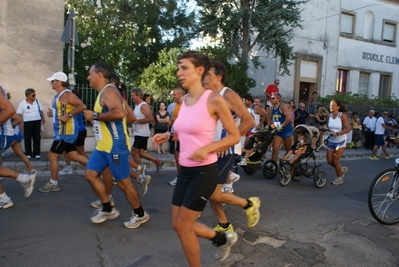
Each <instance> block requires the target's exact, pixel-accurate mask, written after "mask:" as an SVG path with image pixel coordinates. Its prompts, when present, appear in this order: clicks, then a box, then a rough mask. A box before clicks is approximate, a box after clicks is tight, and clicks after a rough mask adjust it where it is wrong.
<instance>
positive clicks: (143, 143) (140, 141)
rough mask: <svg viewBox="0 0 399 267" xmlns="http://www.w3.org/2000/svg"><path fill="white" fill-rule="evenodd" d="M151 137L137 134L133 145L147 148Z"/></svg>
mask: <svg viewBox="0 0 399 267" xmlns="http://www.w3.org/2000/svg"><path fill="white" fill-rule="evenodd" d="M148 138H149V137H144V136H135V137H134V143H133V147H134V148H137V149H144V150H147V142H148Z"/></svg>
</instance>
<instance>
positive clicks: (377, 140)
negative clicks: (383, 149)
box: [374, 134, 385, 146]
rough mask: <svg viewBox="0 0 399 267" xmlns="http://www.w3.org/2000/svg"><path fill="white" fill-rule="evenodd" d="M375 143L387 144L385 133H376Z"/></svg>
mask: <svg viewBox="0 0 399 267" xmlns="http://www.w3.org/2000/svg"><path fill="white" fill-rule="evenodd" d="M374 136H375V142H374V145H376V146H383V145H385V140H384V135H383V134H376V135H374Z"/></svg>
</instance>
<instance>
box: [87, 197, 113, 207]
mask: <svg viewBox="0 0 399 267" xmlns="http://www.w3.org/2000/svg"><path fill="white" fill-rule="evenodd" d="M109 203H110V204H111V207H115V202H114V198H113V197H111V198H110V199H109ZM90 206H92V207H93V208H95V209H99V208H101V207H102V206H103V203H101V200H99V199H97V200H96V201H93V202H91V203H90Z"/></svg>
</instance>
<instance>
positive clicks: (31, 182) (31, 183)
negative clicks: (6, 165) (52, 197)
mask: <svg viewBox="0 0 399 267" xmlns="http://www.w3.org/2000/svg"><path fill="white" fill-rule="evenodd" d="M20 175H22V176H28V177H29V180H28V181H27V182H25V183H20V184H21V186H22V187H23V188H24V191H25V193H24V196H25V197H29V196H30V195H31V194H32V191H33V187H34V186H35V181H36V176H37V171H36V170H32V171H31V172H28V173H21V174H20Z"/></svg>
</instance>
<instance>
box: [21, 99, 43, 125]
mask: <svg viewBox="0 0 399 267" xmlns="http://www.w3.org/2000/svg"><path fill="white" fill-rule="evenodd" d="M37 103H39V106H38V105H37ZM39 107H40V110H41V111H43V106H42V104H41V103H40V101H39V100H35V101H33V103H32V104H29V103H28V102H26V99H25V100H23V101H22V102H21V103H19V106H18V109H17V114H20V115H22V117H23V120H24V122H26V121H40V120H41V119H42V117H41V116H40V113H39Z"/></svg>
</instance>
